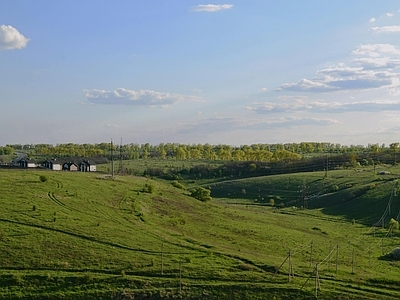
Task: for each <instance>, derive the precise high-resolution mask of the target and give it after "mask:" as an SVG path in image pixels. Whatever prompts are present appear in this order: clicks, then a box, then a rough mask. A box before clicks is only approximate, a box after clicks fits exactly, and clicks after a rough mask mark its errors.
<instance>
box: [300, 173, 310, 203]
mask: <svg viewBox="0 0 400 300" xmlns="http://www.w3.org/2000/svg"><path fill="white" fill-rule="evenodd" d="M301 197H302V198H303V209H307V206H308V203H307V197H306V180H305V178H303V186H302V188H301Z"/></svg>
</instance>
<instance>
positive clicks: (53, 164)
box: [42, 159, 62, 171]
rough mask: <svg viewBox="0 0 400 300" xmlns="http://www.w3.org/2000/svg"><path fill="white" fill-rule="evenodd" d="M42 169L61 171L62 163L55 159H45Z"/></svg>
mask: <svg viewBox="0 0 400 300" xmlns="http://www.w3.org/2000/svg"><path fill="white" fill-rule="evenodd" d="M42 166H43V167H45V168H46V169H50V170H54V171H61V170H62V162H61V161H59V160H57V159H47V160H46V161H45V162H44V163H43V164H42Z"/></svg>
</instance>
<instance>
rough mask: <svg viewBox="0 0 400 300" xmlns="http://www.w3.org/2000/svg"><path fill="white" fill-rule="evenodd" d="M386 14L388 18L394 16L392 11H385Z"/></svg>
mask: <svg viewBox="0 0 400 300" xmlns="http://www.w3.org/2000/svg"><path fill="white" fill-rule="evenodd" d="M386 16H387V17H389V18H391V17H393V16H394V14H393V13H386Z"/></svg>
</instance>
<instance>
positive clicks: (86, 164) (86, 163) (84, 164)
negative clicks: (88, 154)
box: [79, 160, 96, 172]
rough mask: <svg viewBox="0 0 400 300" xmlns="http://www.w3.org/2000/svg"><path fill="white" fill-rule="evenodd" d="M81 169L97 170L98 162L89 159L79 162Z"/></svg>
mask: <svg viewBox="0 0 400 300" xmlns="http://www.w3.org/2000/svg"><path fill="white" fill-rule="evenodd" d="M79 171H81V172H96V164H95V163H92V162H89V161H88V160H83V161H82V162H81V163H80V164H79Z"/></svg>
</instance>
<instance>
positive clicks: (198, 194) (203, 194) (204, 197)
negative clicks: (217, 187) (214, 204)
mask: <svg viewBox="0 0 400 300" xmlns="http://www.w3.org/2000/svg"><path fill="white" fill-rule="evenodd" d="M190 196H192V197H194V198H196V199H197V200H200V201H203V202H205V201H210V200H211V199H212V198H211V191H210V190H208V189H205V188H203V187H198V188H195V189H194V190H192V191H191V194H190Z"/></svg>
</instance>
